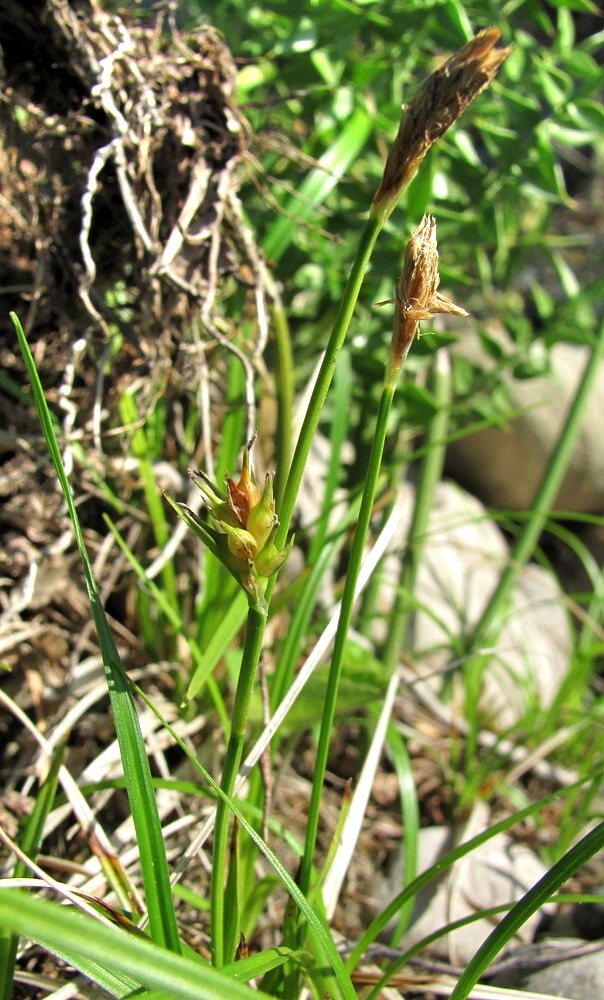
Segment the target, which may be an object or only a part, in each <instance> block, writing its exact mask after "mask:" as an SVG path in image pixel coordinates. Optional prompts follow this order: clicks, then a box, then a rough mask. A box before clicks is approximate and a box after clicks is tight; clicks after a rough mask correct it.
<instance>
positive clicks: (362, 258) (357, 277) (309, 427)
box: [275, 215, 383, 548]
mask: <svg viewBox="0 0 604 1000" xmlns="http://www.w3.org/2000/svg"><path fill="white" fill-rule="evenodd" d="M382 225H383V218H382V217H381V216H379V215H370V216H369V218H368V219H367V223H366V225H365V228H364V230H363V232H362V233H361V238H360V240H359V245H358V247H357V252H356V256H355V258H354V262H353V264H352V268H351V271H350V277H349V278H348V282H347V284H346V288H345V289H344V293H343V295H342V300H341V302H340V307H339V309H338V313H337V316H336V319H335V322H334V326H333V330H332V332H331V336H330V338H329V342H328V344H327V347H326V349H325V354H324V356H323V361H322V363H321V368H320V370H319V375H318V377H317V381H316V383H315V387H314V390H313V393H312V397H311V400H310V403H309V406H308V410H307V412H306V415H305V418H304V423H303V425H302V429H301V431H300V436H299V438H298V441H297V444H296V449H295V451H294V457H293V459H292V464H291V468H290V470H289V475H288V477H287V483H286V485H285V490H284V493H283V502H282V504H281V507H280V509H279V522H280V523H279V528H278V531H277V537H276V538H275V545H276V546H277V548H282V547H283V545H284V544H285V540H286V538H287V534H288V531H289V525H290V522H291V519H292V514H293V510H294V505H295V503H296V497H297V496H298V491H299V489H300V483H301V482H302V476H303V474H304V468H305V466H306V460H307V458H308V453H309V451H310V446H311V443H312V439H313V437H314V433H315V431H316V429H317V424H318V423H319V417H320V415H321V410H322V409H323V404H324V403H325V399H326V397H327V393H328V391H329V387H330V385H331V380H332V378H333V373H334V371H335V366H336V361H337V359H338V355H339V353H340V349H341V347H342V344H343V343H344V339H345V337H346V333H347V332H348V327H349V326H350V321H351V319H352V314H353V312H354V308H355V306H356V302H357V299H358V297H359V292H360V290H361V285H362V283H363V278H364V276H365V271H366V270H367V265H368V263H369V258H370V257H371V252H372V250H373V247H374V245H375V241H376V239H377V238H378V235H379V232H380V230H381V228H382Z"/></svg>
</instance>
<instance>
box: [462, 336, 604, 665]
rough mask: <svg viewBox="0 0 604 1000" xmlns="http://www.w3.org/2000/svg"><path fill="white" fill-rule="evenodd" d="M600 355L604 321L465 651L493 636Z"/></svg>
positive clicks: (565, 459)
mask: <svg viewBox="0 0 604 1000" xmlns="http://www.w3.org/2000/svg"><path fill="white" fill-rule="evenodd" d="M603 356H604V321H603V322H602V325H601V326H600V330H599V332H598V337H597V340H596V341H595V343H594V345H593V349H592V352H591V354H590V356H589V358H588V360H587V363H586V365H585V368H584V370H583V375H582V376H581V380H580V382H579V385H578V387H577V391H576V393H575V398H574V399H573V402H572V405H571V407H570V410H569V412H568V416H567V418H566V421H565V423H564V426H563V428H562V430H561V432H560V436H559V438H558V441H557V443H556V445H555V447H554V450H553V452H552V454H551V456H550V459H549V461H548V463H547V466H546V468H545V471H544V473H543V477H542V479H541V482H540V484H539V486H538V488H537V492H536V494H535V499H534V500H533V502H532V504H531V505H530V510H531V516H530V518H529V519H528V520H527V521H526V523H525V525H524V528H523V529H522V531H521V532H520V534H519V535H518V537H517V539H516V542H515V544H514V546H513V548H512V551H511V554H510V559H509V562H508V565H507V567H506V568H505V570H504V571H503V573H502V574H501V577H500V579H499V583H498V584H497V587H496V588H495V591H494V592H493V594H492V596H491V599H490V601H489V602H488V604H487V606H486V608H485V609H484V611H483V613H482V616H481V618H480V620H479V621H478V622H477V624H476V625H475V626H474V629H473V631H472V633H471V634H470V635H469V636H468V637H467V639H466V641H465V644H464V645H465V648H466V651H467V652H468V653H473V652H476V651H478V650H479V649H480V647H481V646H484V645H485V644H487V643H491V642H492V641H493V640H494V638H495V637H496V630H497V628H498V625H499V623H500V622H501V617H502V612H503V610H504V608H505V605H506V602H507V600H508V598H509V596H510V592H511V590H512V587H513V585H514V583H515V581H516V578H517V576H518V571H519V569H520V568H521V567H522V566H524V565H525V563H526V562H527V561H528V560H529V559H530V557H531V555H532V553H533V551H534V549H535V545H536V544H537V540H538V538H539V535H540V534H541V532H542V531H543V528H544V526H545V523H546V521H547V519H548V517H549V514H550V511H551V509H552V507H553V505H554V503H555V500H556V496H557V494H558V491H559V489H560V486H561V485H562V481H563V479H564V476H565V475H566V471H567V469H568V465H569V462H570V458H571V455H572V451H573V448H574V447H575V444H576V441H577V437H578V434H579V430H580V428H581V421H582V419H583V414H584V411H585V406H586V404H587V400H588V398H589V394H590V391H591V387H592V385H593V382H594V379H595V377H596V374H597V371H598V367H599V365H600V361H601V359H602V357H603Z"/></svg>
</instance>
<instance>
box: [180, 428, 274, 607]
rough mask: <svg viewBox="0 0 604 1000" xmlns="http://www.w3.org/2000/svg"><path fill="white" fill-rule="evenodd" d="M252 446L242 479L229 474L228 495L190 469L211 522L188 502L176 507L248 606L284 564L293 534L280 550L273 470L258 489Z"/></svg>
mask: <svg viewBox="0 0 604 1000" xmlns="http://www.w3.org/2000/svg"><path fill="white" fill-rule="evenodd" d="M250 447H251V445H249V446H248V447H247V448H244V451H243V461H242V465H241V474H240V476H239V479H238V481H235V480H234V479H233V478H232V477H231V476H227V477H226V487H227V491H226V497H225V495H224V494H223V493H221V491H220V490H218V489H217V488H216V487H215V486H213V485H212V483H210V482H209V480H208V479H207V477H206V476H205V475H204V473H202V472H190V476H191V478H192V480H193V482H194V483H195V485H196V486H197V487H198V489H199V490H200V491H201V493H202V494H203V497H204V500H205V502H206V505H207V508H208V514H209V516H210V523H207V522H205V521H202V520H200V518H199V517H198V516H197V515H196V514H194V513H193V511H192V510H191V509H190V508H189V507H186V506H185V505H184V504H180V503H179V504H173V506H174V507H175V508H176V510H177V512H178V513H179V514H180V516H181V517H182V518H183V520H184V521H185V522H186V523H187V524H188V525H189V527H190V528H191V529H192V530H193V531H194V532H195V534H196V535H197V537H198V538H200V539H201V541H202V542H204V544H205V545H206V546H207V547H208V548H209V549H210V550H211V551H212V552H213V553H214V555H215V556H216V557H217V558H218V559H220V561H221V562H222V564H223V565H224V566H226V568H227V569H228V571H229V573H232V575H233V576H234V577H235V579H236V580H237V581H238V582H239V583H240V584H241V586H242V587H243V589H244V590H245V592H246V594H247V595H248V600H249V601H250V604H252V605H256V606H260V605H262V604H263V600H264V593H265V591H266V586H267V583H268V580H269V578H270V577H271V576H273V575H274V574H275V573H277V572H278V570H280V569H281V567H282V566H283V564H284V563H285V561H286V559H287V557H288V555H289V553H290V551H291V548H292V545H293V538H292V539H290V541H289V543H288V544H287V545H286V546H285V547H284V548H282V549H278V548H277V547H276V546H275V534H276V531H277V526H278V524H279V521H278V518H277V515H276V513H275V498H274V495H273V474H272V473H267V476H266V478H265V481H264V488H263V490H262V492H260V489H259V487H258V484H257V483H256V481H255V479H254V476H253V474H252V472H251V469H250ZM168 499H169V498H168Z"/></svg>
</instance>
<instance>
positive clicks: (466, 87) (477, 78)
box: [371, 28, 511, 215]
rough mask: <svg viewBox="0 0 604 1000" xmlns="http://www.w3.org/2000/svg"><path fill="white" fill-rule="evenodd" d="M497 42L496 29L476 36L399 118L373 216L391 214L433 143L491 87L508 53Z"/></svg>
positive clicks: (374, 202)
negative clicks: (486, 88)
mask: <svg viewBox="0 0 604 1000" xmlns="http://www.w3.org/2000/svg"><path fill="white" fill-rule="evenodd" d="M500 36H501V32H500V31H499V29H498V28H486V29H485V30H484V31H481V32H479V33H478V34H477V35H476V36H475V37H474V38H472V39H470V41H469V42H467V44H466V45H464V46H463V48H461V49H460V50H459V52H456V53H455V55H453V56H451V58H450V59H447V61H446V62H445V63H444V64H443V65H442V66H441V67H440V68H439V69H437V70H435V72H434V73H432V74H431V75H430V76H429V77H428V78H427V80H425V81H424V83H423V84H422V86H421V87H420V88H419V90H418V91H417V93H416V94H415V96H414V97H413V98H412V100H411V101H410V103H409V104H408V105H407V107H406V108H405V110H404V112H403V116H402V118H401V122H400V125H399V129H398V132H397V135H396V139H395V140H394V144H393V146H392V148H391V150H390V152H389V154H388V158H387V160H386V166H385V168H384V175H383V178H382V183H381V184H380V187H379V189H378V191H377V194H376V195H375V197H374V199H373V202H372V206H371V211H372V213H373V214H376V213H383V214H384V215H389V214H390V212H391V211H392V209H393V208H394V206H395V204H396V202H397V200H398V197H399V195H400V193H401V191H402V189H403V188H404V187H405V186H406V185H407V184H408V183H409V181H410V180H411V178H412V177H413V175H414V174H415V172H416V170H417V168H418V167H419V165H420V163H421V161H422V160H423V158H424V156H425V155H426V153H427V152H428V150H429V148H430V146H431V145H432V143H433V142H434V141H435V140H436V139H439V138H440V136H441V135H443V133H444V132H446V131H447V129H448V128H450V126H451V125H452V124H453V122H454V121H456V120H457V118H459V116H460V114H461V113H462V111H465V109H466V108H467V106H468V104H470V102H471V101H473V100H474V98H475V97H477V96H478V94H480V92H481V91H482V90H484V88H485V87H486V86H488V84H489V83H490V82H491V80H492V79H493V77H494V76H495V74H496V72H497V70H498V69H499V67H500V66H501V64H502V62H503V61H504V59H506V57H507V56H508V55H509V53H510V51H511V49H509V48H505V49H495V48H494V45H495V43H496V42H497V41H498V40H499V38H500Z"/></svg>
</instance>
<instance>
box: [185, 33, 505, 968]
mask: <svg viewBox="0 0 604 1000" xmlns="http://www.w3.org/2000/svg"><path fill="white" fill-rule="evenodd" d="M499 37H500V32H499V31H498V30H497V29H495V28H489V29H486V30H484V31H482V32H480V33H479V34H478V35H476V36H475V37H474V38H473V39H471V40H470V41H469V42H468V43H467V44H466V45H464V46H463V47H462V48H461V49H460V50H459V51H458V52H457V53H455V55H453V56H452V57H451V58H450V59H448V60H447V61H446V62H445V63H444V64H443V66H441V67H440V68H439V69H437V70H436V71H435V72H434V73H432V74H431V75H430V76H429V77H428V78H427V79H426V81H425V82H424V84H423V85H422V86H421V87H420V88H419V90H418V92H417V93H416V95H415V96H414V98H413V99H412V101H411V102H410V104H409V105H408V106H407V107H406V109H405V111H404V113H403V116H402V118H401V122H400V125H399V129H398V132H397V135H396V138H395V140H394V143H393V146H392V148H391V150H390V153H389V155H388V157H387V160H386V164H385V168H384V173H383V177H382V181H381V184H380V186H379V188H378V190H377V192H376V194H375V197H374V198H373V201H372V203H371V207H370V211H369V217H368V220H367V223H366V225H365V228H364V230H363V232H362V234H361V237H360V240H359V244H358V247H357V251H356V254H355V258H354V261H353V263H352V267H351V271H350V276H349V279H348V282H347V284H346V287H345V290H344V293H343V295H342V299H341V301H340V306H339V309H338V312H337V315H336V318H335V321H334V326H333V329H332V332H331V335H330V338H329V341H328V344H327V346H326V349H325V353H324V356H323V361H322V363H321V367H320V369H319V373H318V376H317V379H316V382H315V385H314V388H313V392H312V396H311V399H310V402H309V405H308V408H307V411H306V413H305V416H304V420H303V422H302V428H301V431H300V435H299V438H298V441H297V444H296V448H295V450H294V454H293V458H292V463H291V467H290V469H289V474H288V477H287V481H286V483H285V486H284V488H283V495H282V501H281V505H280V509H279V517H278V518H277V515H276V512H275V505H274V499H273V494H272V485H270V486H269V483H270V482H271V481H270V480H269V479H267V483H266V485H265V490H264V493H263V494H262V496H261V495H260V492H259V490H258V487H257V485H256V484H255V483H254V481H253V479H252V478H251V476H250V473H249V449H246V452H245V453H244V465H243V471H242V478H241V479H240V481H239V483H238V484H234V482H233V481H232V480H227V490H228V496H227V497H224V496H222V495H221V494H220V493H219V492H218V491H216V489H215V487H214V486H213V485H212V484H210V483H208V482H207V481H206V479H205V477H203V476H202V475H201V474H198V475H197V477H196V478H195V477H194V478H195V481H196V483H197V485H198V486H199V487H200V489H201V491H202V493H203V494H204V497H205V498H206V500H207V502H208V506H209V511H210V516H211V520H212V523H213V527H212V528H208V526H207V525H206V524H205V523H204V522H202V521H200V519H199V518H197V517H196V516H195V515H194V514H192V512H191V511H189V510H187V509H186V508H185V507H183V505H180V504H174V503H173V506H174V507H175V509H176V510H177V512H178V513H179V514H180V516H181V517H182V518H183V519H184V520H185V521H186V522H187V523H188V524H189V526H190V527H191V528H192V529H193V530H194V531H195V533H196V534H197V535H198V537H200V538H201V540H202V541H204V543H205V544H206V545H207V546H208V547H209V549H210V551H212V552H213V553H214V555H217V556H218V557H219V558H220V559H221V560H222V561H223V563H224V565H225V566H226V568H227V569H228V570H229V572H230V573H232V574H233V575H234V576H235V577H236V578H238V579H239V582H240V583H241V585H242V587H243V588H244V590H245V591H246V594H247V597H248V603H249V610H248V618H247V624H246V632H245V642H244V649H243V657H242V662H241V667H240V672H239V679H238V682H237V688H236V693H235V700H234V705H233V714H232V722H231V732H230V736H229V740H228V744H227V750H226V757H225V763H224V767H223V775H222V781H221V789H222V791H223V793H224V795H225V798H224V799H221V800H220V802H219V804H218V807H217V815H216V828H215V835H214V857H213V866H212V890H211V941H212V958H213V962H214V964H215V965H216V966H217V967H221V966H222V965H223V964H224V963H225V961H229V960H230V959H231V958H232V955H230V954H229V953H228V950H227V949H228V948H230V947H231V946H232V943H233V942H232V934H231V935H227V932H226V930H225V901H226V905H227V906H228V908H229V910H230V911H231V913H232V909H233V908H235V909H236V907H237V900H236V897H235V894H229V893H228V888H225V887H228V880H227V879H226V877H225V873H226V871H227V865H226V856H227V846H228V826H229V814H228V807H227V805H226V804H225V803H226V800H227V799H228V798H229V797H230V796H232V794H233V790H234V785H235V778H236V775H237V771H238V768H239V764H240V762H241V756H242V750H243V742H244V737H245V729H246V723H247V716H248V713H249V701H250V697H251V693H252V688H253V684H254V679H255V676H256V671H257V667H258V661H259V657H260V653H261V650H262V641H263V635H264V628H265V624H266V617H267V605H268V602H269V601H270V596H271V593H272V587H273V584H274V577H275V574H276V573H277V571H278V569H279V568H280V567H281V565H283V562H284V561H285V559H286V558H287V554H288V551H289V549H290V548H291V544H292V540H291V539H290V541H289V542H288V540H287V539H288V533H289V526H290V522H291V518H292V515H293V511H294V506H295V502H296V498H297V495H298V492H299V489H300V485H301V482H302V476H303V473H304V468H305V466H306V461H307V458H308V454H309V451H310V446H311V443H312V439H313V437H314V434H315V431H316V428H317V425H318V422H319V418H320V415H321V412H322V410H323V406H324V404H325V400H326V397H327V393H328V391H329V388H330V385H331V381H332V378H333V374H334V370H335V365H336V362H337V359H338V355H339V353H340V350H341V348H342V345H343V343H344V340H345V337H346V334H347V332H348V329H349V326H350V322H351V319H352V316H353V313H354V309H355V306H356V302H357V299H358V295H359V292H360V289H361V285H362V282H363V278H364V275H365V272H366V269H367V266H368V263H369V260H370V257H371V253H372V251H373V248H374V245H375V242H376V240H377V237H378V235H379V233H380V231H381V230H382V228H383V226H384V224H385V222H386V220H387V219H388V218H389V217H390V215H391V214H392V212H393V211H394V209H395V207H396V205H397V204H398V202H399V200H400V198H401V195H402V193H403V192H404V191H405V190H406V188H407V187H408V185H409V183H410V181H411V180H412V179H413V177H414V176H415V173H416V172H417V169H418V167H419V165H420V164H421V162H422V160H423V159H424V157H425V155H426V153H427V152H428V150H429V149H430V148H431V146H432V145H433V143H434V142H435V141H436V140H437V139H439V138H440V137H441V136H442V135H443V134H444V133H445V132H446V131H447V129H448V128H450V126H451V125H452V124H453V123H454V122H455V121H456V120H457V118H458V117H459V115H460V114H461V113H462V112H463V111H464V109H465V108H466V107H467V106H468V105H469V104H470V102H471V101H472V100H473V99H474V98H475V97H476V96H477V95H478V94H480V92H481V91H482V90H483V89H484V88H485V87H486V86H487V85H488V84H489V83H490V81H491V80H492V79H493V77H494V76H495V74H496V72H497V70H498V69H499V67H500V66H501V64H502V62H503V61H504V59H505V58H506V56H507V54H508V51H509V50H508V49H505V48H496V47H495V46H496V43H497V41H498V40H499ZM438 281H439V278H438V254H437V250H436V233H435V224H434V220H432V219H430V218H428V217H426V218H425V219H424V220H423V222H422V224H421V226H420V228H419V229H418V230H417V232H416V233H415V234H414V236H413V237H412V239H411V240H410V242H409V245H408V248H407V253H406V256H405V263H404V266H403V274H402V277H401V280H400V282H399V284H398V286H397V290H396V309H395V330H394V336H393V341H392V348H391V352H390V356H389V360H388V365H387V374H386V381H385V385H384V391H383V393H382V398H381V402H380V408H379V411H378V416H377V421H376V431H375V438H374V445H373V447H372V452H371V457H370V465H369V468H368V471H367V476H366V487H365V492H364V495H363V501H362V506H361V512H360V515H359V524H358V526H357V530H356V532H355V540H354V545H353V550H352V552H351V557H350V564H349V567H348V572H347V582H346V587H345V592H344V597H343V602H342V609H341V612H340V624H339V627H338V633H337V637H336V645H335V650H334V655H333V658H332V662H331V668H330V673H329V680H328V690H327V695H326V700H325V707H324V712H323V718H322V722H321V728H320V736H319V745H318V751H317V764H316V767H315V772H314V780H313V788H312V795H311V805H310V809H309V816H308V823H307V828H306V837H305V848H304V854H303V859H302V864H301V870H300V886H301V888H302V891H303V892H304V893H306V892H308V890H309V887H310V880H311V871H312V861H313V856H314V848H315V840H316V833H317V828H318V817H319V806H320V800H321V791H322V786H323V777H324V773H325V768H326V764H327V751H328V747H329V739H330V735H331V730H332V724H333V718H334V712H335V704H336V699H337V692H338V685H339V678H340V673H341V664H342V651H343V645H344V640H345V637H346V634H347V631H348V628H349V624H350V618H351V613H352V604H353V600H354V588H355V585H356V579H357V576H358V571H359V568H360V559H361V554H362V549H363V546H364V542H365V537H366V533H367V529H368V527H369V520H370V517H371V511H372V507H373V501H374V497H375V491H376V487H377V477H378V473H379V469H380V465H381V458H382V453H383V446H384V441H385V435H386V426H387V417H388V412H389V410H390V406H391V403H392V398H393V395H394V391H395V387H396V383H397V381H398V377H399V374H400V370H401V367H402V365H403V362H404V359H405V357H406V354H407V352H408V350H409V346H410V344H411V342H412V340H413V338H414V336H415V333H416V332H417V328H418V324H419V322H420V321H421V320H422V319H426V318H427V317H429V316H431V315H432V314H433V313H434V312H452V313H455V314H457V315H464V314H465V312H464V310H462V309H460V308H459V307H457V306H455V305H454V304H453V303H452V302H450V300H448V299H446V298H445V297H444V296H442V295H440V293H439V292H438V291H437V289H438ZM267 490H268V492H267ZM250 519H251V523H250ZM225 892H226V896H225ZM229 923H230V925H231V926H232V925H233V921H232V920H230V921H229ZM235 924H236V921H235ZM301 935H302V937H303V931H302V930H301V931H300V933H296V935H295V936H296V938H297V939H298V943H299V940H300V936H301Z"/></svg>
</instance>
